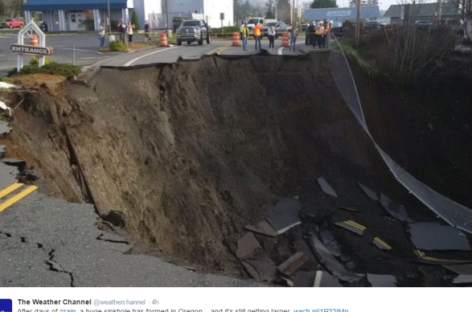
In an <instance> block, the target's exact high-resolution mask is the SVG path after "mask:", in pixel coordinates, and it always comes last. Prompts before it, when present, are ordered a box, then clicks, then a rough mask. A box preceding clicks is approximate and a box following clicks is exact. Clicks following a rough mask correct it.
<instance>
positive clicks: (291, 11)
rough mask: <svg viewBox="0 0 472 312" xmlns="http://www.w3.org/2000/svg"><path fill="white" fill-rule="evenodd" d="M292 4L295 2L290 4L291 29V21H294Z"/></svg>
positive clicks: (291, 22)
mask: <svg viewBox="0 0 472 312" xmlns="http://www.w3.org/2000/svg"><path fill="white" fill-rule="evenodd" d="M294 2H295V0H292V3H290V25H292V27H293V21H294V19H293V11H294V9H293V6H294Z"/></svg>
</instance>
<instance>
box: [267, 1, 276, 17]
mask: <svg viewBox="0 0 472 312" xmlns="http://www.w3.org/2000/svg"><path fill="white" fill-rule="evenodd" d="M265 5H266V13H265V16H266V18H274V17H275V12H274V0H268V1H267V2H266V4H265Z"/></svg>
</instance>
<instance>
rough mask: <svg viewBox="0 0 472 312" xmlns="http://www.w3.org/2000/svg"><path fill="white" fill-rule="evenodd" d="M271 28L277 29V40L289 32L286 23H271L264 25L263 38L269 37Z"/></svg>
mask: <svg viewBox="0 0 472 312" xmlns="http://www.w3.org/2000/svg"><path fill="white" fill-rule="evenodd" d="M269 27H275V39H277V38H278V37H279V36H281V35H282V34H283V33H286V32H288V27H287V24H285V23H284V22H281V21H278V22H269V23H267V24H265V25H264V28H262V38H264V37H269Z"/></svg>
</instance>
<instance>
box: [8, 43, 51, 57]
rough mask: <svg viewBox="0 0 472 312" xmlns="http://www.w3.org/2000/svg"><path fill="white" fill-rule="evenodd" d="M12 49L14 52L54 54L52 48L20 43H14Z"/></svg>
mask: <svg viewBox="0 0 472 312" xmlns="http://www.w3.org/2000/svg"><path fill="white" fill-rule="evenodd" d="M11 51H12V52H13V53H22V54H32V55H51V54H52V48H47V47H46V48H44V47H38V46H28V45H19V44H12V46H11Z"/></svg>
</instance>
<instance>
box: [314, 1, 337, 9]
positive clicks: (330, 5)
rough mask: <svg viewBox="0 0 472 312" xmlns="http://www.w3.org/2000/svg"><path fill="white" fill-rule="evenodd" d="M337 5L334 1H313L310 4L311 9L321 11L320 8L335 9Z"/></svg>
mask: <svg viewBox="0 0 472 312" xmlns="http://www.w3.org/2000/svg"><path fill="white" fill-rule="evenodd" d="M337 7H338V4H337V3H336V0H313V2H312V3H311V4H310V8H312V9H321V8H337Z"/></svg>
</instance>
